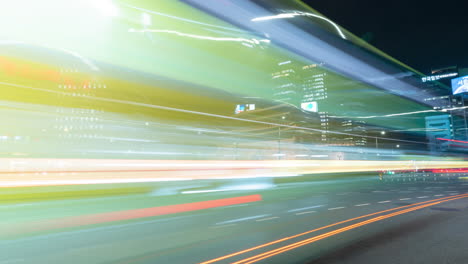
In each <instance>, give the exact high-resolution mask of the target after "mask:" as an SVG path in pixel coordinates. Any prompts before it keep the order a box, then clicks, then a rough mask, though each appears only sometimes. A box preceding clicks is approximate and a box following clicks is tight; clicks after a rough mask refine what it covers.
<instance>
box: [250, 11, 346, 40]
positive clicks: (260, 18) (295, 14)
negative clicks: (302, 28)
mask: <svg viewBox="0 0 468 264" xmlns="http://www.w3.org/2000/svg"><path fill="white" fill-rule="evenodd" d="M296 16H309V17H316V18H319V19H322V20H325V21H326V22H328V23H330V24H331V25H332V26H333V27H334V28H335V29H336V31H337V32H338V34H339V35H340V37H342V38H343V39H346V36H345V35H344V34H343V32H342V31H341V29H340V27H339V26H338V25H337V24H335V22H333V21H331V20H330V19H328V18H326V17H323V16H319V15H316V14H312V13H305V12H296V13H283V14H278V15H275V16H264V17H256V18H254V19H252V20H251V21H253V22H257V21H265V20H272V19H282V18H294V17H296Z"/></svg>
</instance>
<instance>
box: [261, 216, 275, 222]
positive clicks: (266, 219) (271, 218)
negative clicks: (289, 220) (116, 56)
mask: <svg viewBox="0 0 468 264" xmlns="http://www.w3.org/2000/svg"><path fill="white" fill-rule="evenodd" d="M276 218H279V217H278V216H273V217H268V218H262V219H257V220H255V221H257V222H262V221H268V220H273V219H276Z"/></svg>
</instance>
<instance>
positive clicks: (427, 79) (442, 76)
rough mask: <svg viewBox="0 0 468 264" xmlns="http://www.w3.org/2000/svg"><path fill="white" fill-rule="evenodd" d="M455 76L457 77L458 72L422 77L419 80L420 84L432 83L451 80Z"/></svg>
mask: <svg viewBox="0 0 468 264" xmlns="http://www.w3.org/2000/svg"><path fill="white" fill-rule="evenodd" d="M455 76H458V72H450V73H444V74H437V75H429V76H424V77H422V78H421V80H422V82H433V81H438V80H440V79H446V78H451V77H455Z"/></svg>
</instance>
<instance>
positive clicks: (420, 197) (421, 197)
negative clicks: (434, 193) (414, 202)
mask: <svg viewBox="0 0 468 264" xmlns="http://www.w3.org/2000/svg"><path fill="white" fill-rule="evenodd" d="M428 197H429V196H419V197H418V198H419V199H424V198H428Z"/></svg>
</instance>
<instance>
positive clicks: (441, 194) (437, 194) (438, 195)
mask: <svg viewBox="0 0 468 264" xmlns="http://www.w3.org/2000/svg"><path fill="white" fill-rule="evenodd" d="M434 196H444V195H443V194H436V195H434Z"/></svg>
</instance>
